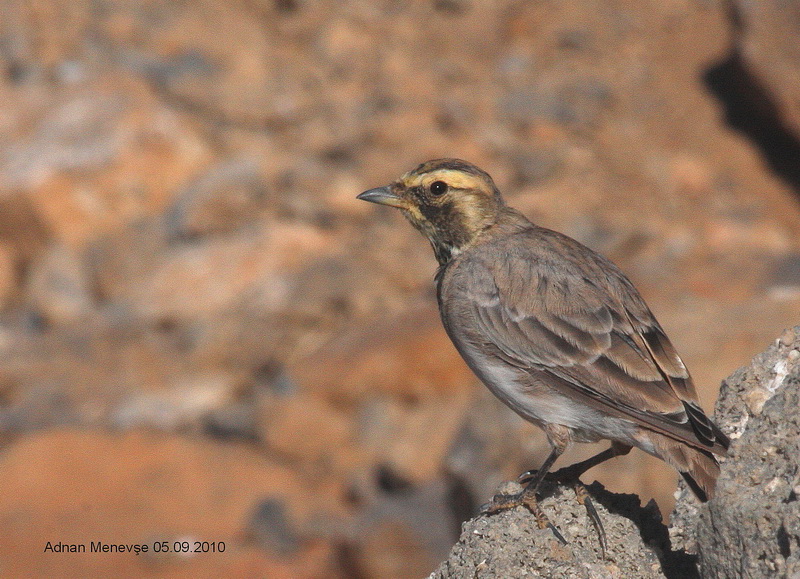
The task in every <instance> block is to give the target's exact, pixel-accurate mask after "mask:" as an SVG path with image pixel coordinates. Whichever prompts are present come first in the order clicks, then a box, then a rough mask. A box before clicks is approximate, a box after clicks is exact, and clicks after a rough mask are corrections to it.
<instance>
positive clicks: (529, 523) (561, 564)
mask: <svg viewBox="0 0 800 579" xmlns="http://www.w3.org/2000/svg"><path fill="white" fill-rule="evenodd" d="M519 488H520V487H519V486H518V485H517V486H516V489H519ZM503 490H504V492H509V491H511V490H512V489H510V488H507V487H506V488H504V489H503ZM589 490H590V493H591V495H592V496H593V497H595V505H596V506H597V511H598V514H599V515H600V518H601V519H602V521H603V525H604V527H605V530H606V533H607V536H608V553H607V557H606V559H603V558H602V557H601V553H600V542H599V539H598V535H597V531H596V530H595V528H594V526H593V525H592V523H591V522H590V520H589V518H588V516H587V514H586V509H585V508H584V507H583V506H582V505H580V504H579V503H578V501H577V500H576V499H575V493H574V492H573V491H572V490H571V489H567V488H564V487H556V488H551V489H548V490H547V491H546V492H544V493H543V494H544V498H543V500H541V501H540V503H539V504H540V506H541V508H542V510H543V511H544V512H545V513H546V514H547V516H548V518H549V519H550V520H551V522H552V523H553V524H554V525H555V526H556V527H557V528H558V529H559V530H560V532H561V533H562V534H563V536H564V538H565V539H566V540H567V541H568V544H567V545H562V544H561V543H560V542H559V541H558V540H557V539H556V537H555V535H554V534H553V532H552V531H551V530H550V529H539V528H538V526H537V524H536V518H535V517H534V516H533V515H532V514H531V512H530V511H528V510H527V509H526V508H524V507H517V508H515V509H511V510H509V511H504V512H501V513H498V514H496V515H492V516H485V515H481V516H478V517H476V518H474V519H472V520H470V521H467V522H466V523H464V525H463V527H462V532H461V538H460V539H459V540H458V542H457V543H456V545H455V546H454V547H453V549H452V551H451V552H450V555H449V557H448V559H447V560H446V561H445V562H443V563H442V564H441V565H440V566H439V568H438V569H437V570H436V571H434V572H433V573H432V574H431V576H430V577H431V579H450V578H453V579H455V578H460V577H481V578H487V579H489V578H497V579H515V578H523V577H563V578H573V577H574V578H581V579H587V578H598V579H599V578H603V579H607V578H617V577H619V578H623V577H637V578H663V577H666V576H667V575H665V573H664V572H663V571H662V568H661V563H660V562H659V559H658V556H657V550H658V549H663V548H664V539H665V537H666V529H664V527H663V525H662V524H661V517H660V514H659V512H658V508H657V507H656V506H655V503H651V504H650V505H648V506H646V507H644V508H643V507H641V506H640V503H639V499H638V497H636V496H634V495H615V494H613V493H609V492H608V491H606V490H605V489H603V487H602V486H601V485H599V484H598V483H594V484H592V485H590V486H589ZM649 541H652V542H653V543H654V545H649V544H648V542H649ZM675 576H677V575H675ZM684 577H687V575H684Z"/></svg>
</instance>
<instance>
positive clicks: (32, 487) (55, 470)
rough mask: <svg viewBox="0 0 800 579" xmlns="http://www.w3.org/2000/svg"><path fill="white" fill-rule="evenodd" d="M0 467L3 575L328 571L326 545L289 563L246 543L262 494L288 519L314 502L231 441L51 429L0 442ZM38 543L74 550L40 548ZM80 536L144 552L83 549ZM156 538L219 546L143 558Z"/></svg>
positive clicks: (279, 470)
mask: <svg viewBox="0 0 800 579" xmlns="http://www.w3.org/2000/svg"><path fill="white" fill-rule="evenodd" d="M0 467H1V468H2V471H3V473H4V477H5V479H4V483H3V486H4V489H5V492H3V493H2V496H0V513H1V514H0V517H2V519H3V520H4V521H5V522H4V524H3V525H2V528H0V540H2V543H3V545H5V547H4V554H3V555H2V556H0V567H2V572H3V575H6V576H12V577H13V576H16V577H22V576H40V577H44V576H57V575H60V576H76V577H77V576H82V577H89V576H91V577H103V576H128V577H141V576H143V575H148V574H156V575H158V576H161V577H178V576H192V577H198V576H215V577H246V576H266V577H275V578H278V579H290V578H295V577H322V576H333V577H336V576H337V573H336V569H335V566H332V565H331V563H330V562H331V560H332V559H333V557H334V549H333V547H332V545H331V544H330V542H325V541H322V540H318V541H316V543H315V544H313V545H302V546H300V547H299V549H298V551H297V552H296V554H295V557H294V558H293V559H292V560H286V559H284V558H283V557H282V556H279V555H276V554H274V553H268V552H266V551H263V550H261V549H259V548H258V547H256V546H255V545H251V544H248V543H247V537H246V535H245V533H243V531H244V530H245V529H246V525H247V522H248V520H249V517H250V513H251V512H252V509H253V507H254V505H257V504H259V503H260V501H262V500H263V497H265V496H275V495H276V494H280V495H281V496H283V497H284V499H285V500H286V501H287V502H289V503H290V504H291V505H292V515H290V516H291V517H292V518H293V520H296V519H294V517H295V515H294V513H295V512H296V511H298V510H300V511H302V510H303V509H304V508H306V507H304V506H303V505H315V506H316V508H319V506H320V505H319V503H318V502H317V499H316V498H315V497H314V496H313V495H310V494H309V495H305V496H304V495H303V491H301V489H302V487H303V484H302V482H301V480H300V479H299V478H298V477H297V476H296V475H295V474H294V473H292V472H291V471H290V470H289V469H287V468H286V467H284V466H281V465H279V464H275V463H274V462H272V461H269V460H266V459H265V457H264V456H263V455H262V454H260V453H258V452H256V451H254V450H253V449H248V448H246V447H245V446H242V445H230V444H229V445H216V444H211V443H208V442H207V441H201V440H188V439H186V438H183V437H173V436H165V435H163V434H158V435H153V434H144V433H131V434H126V435H117V434H103V433H97V432H94V433H89V432H75V431H67V430H52V431H50V432H40V433H36V434H33V435H31V436H28V437H26V438H25V439H23V440H19V441H17V442H15V443H14V444H12V445H10V446H8V447H6V448H5V449H4V452H3V454H2V457H0ZM47 541H51V542H52V543H56V542H62V543H66V544H83V545H85V549H86V552H85V553H45V552H44V551H43V550H44V547H45V544H46V542H47ZM92 541H101V542H103V543H114V544H146V545H148V546H149V549H150V550H149V552H148V553H142V554H140V555H135V554H133V553H91V552H90V542H92ZM161 541H167V542H168V544H169V545H170V546H171V545H172V544H173V543H174V542H175V541H178V542H182V541H188V542H189V543H190V545H191V546H192V547H193V546H194V542H195V541H199V542H208V543H211V542H215V543H216V544H217V545H220V544H221V543H224V544H225V551H224V552H222V553H220V552H219V551H217V552H211V551H210V550H209V551H206V552H196V553H195V552H189V553H168V554H164V553H154V552H153V544H154V543H155V542H161ZM7 553H14V554H15V556H14V557H10V556H8V555H7ZM209 574H210V575H209Z"/></svg>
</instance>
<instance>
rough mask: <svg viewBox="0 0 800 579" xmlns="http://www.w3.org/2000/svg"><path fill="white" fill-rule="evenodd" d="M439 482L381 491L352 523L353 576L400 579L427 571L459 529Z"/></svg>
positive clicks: (351, 555) (442, 553) (445, 550)
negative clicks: (354, 572)
mask: <svg viewBox="0 0 800 579" xmlns="http://www.w3.org/2000/svg"><path fill="white" fill-rule="evenodd" d="M451 499H452V496H451V492H450V489H449V488H448V486H447V485H445V484H443V483H442V482H441V481H439V482H434V483H429V484H425V485H420V486H417V487H413V486H406V485H400V486H398V487H395V488H383V489H381V490H380V491H379V494H378V495H377V496H376V497H374V498H373V500H372V501H371V503H370V504H368V505H367V506H366V507H365V508H364V509H363V510H362V512H361V514H360V515H359V516H358V517H357V519H356V520H355V522H354V529H355V531H354V533H353V536H352V538H351V540H350V544H349V547H348V553H349V557H350V558H351V560H352V564H353V567H354V568H355V569H354V570H355V571H356V573H357V575H356V576H362V577H380V578H381V579H383V578H386V579H393V578H396V579H402V578H405V577H421V576H423V575H424V574H425V573H429V572H430V570H431V569H433V567H434V566H435V565H436V563H437V561H440V560H441V559H442V557H444V556H445V555H446V554H447V551H448V550H449V549H450V546H451V545H452V542H453V541H454V540H455V537H456V535H457V530H458V521H457V520H456V519H455V517H454V513H453V511H452V509H451V508H450V505H451Z"/></svg>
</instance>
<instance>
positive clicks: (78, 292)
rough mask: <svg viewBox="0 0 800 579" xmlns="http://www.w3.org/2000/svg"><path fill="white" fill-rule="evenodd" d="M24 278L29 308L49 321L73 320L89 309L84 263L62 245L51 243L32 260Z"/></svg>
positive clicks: (90, 303) (86, 274)
mask: <svg viewBox="0 0 800 579" xmlns="http://www.w3.org/2000/svg"><path fill="white" fill-rule="evenodd" d="M27 281H28V287H27V288H26V292H27V294H28V299H29V300H30V303H31V307H32V308H33V309H34V310H35V311H36V312H37V313H38V314H39V315H41V316H42V317H43V318H44V319H45V320H47V322H49V323H53V324H66V323H70V322H75V321H78V320H80V319H81V318H85V317H86V316H87V315H89V313H90V312H91V310H92V307H93V305H94V304H93V299H92V295H91V290H90V279H89V272H88V268H87V267H86V263H85V261H84V259H83V256H82V255H81V254H79V253H78V252H76V251H74V250H72V249H70V248H69V247H67V246H65V245H61V244H52V245H51V246H50V247H49V248H48V250H47V251H46V252H45V254H44V255H43V256H42V257H41V258H40V259H38V260H36V261H35V262H34V263H33V265H32V267H31V268H30V270H29V272H28V280H27Z"/></svg>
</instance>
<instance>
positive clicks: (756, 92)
mask: <svg viewBox="0 0 800 579" xmlns="http://www.w3.org/2000/svg"><path fill="white" fill-rule="evenodd" d="M703 80H704V81H705V83H706V86H707V87H708V88H709V90H710V91H711V92H712V93H713V94H714V96H716V97H717V98H718V99H719V100H720V102H721V103H722V104H723V105H724V107H725V118H726V121H727V122H728V124H729V125H730V126H731V127H732V128H733V129H735V130H736V131H739V132H740V133H742V134H743V135H745V136H746V137H747V138H748V139H750V141H752V142H753V143H754V144H755V145H756V146H757V147H758V148H759V150H760V151H761V153H762V155H763V156H764V159H765V160H766V162H767V164H768V165H769V167H770V168H771V169H772V171H773V172H774V173H775V174H776V175H777V176H778V177H779V178H781V179H783V180H784V181H785V182H786V183H787V184H788V185H789V186H790V187H792V188H793V189H794V191H795V193H796V194H797V195H798V196H799V197H800V162H798V159H800V138H798V137H797V136H796V135H795V134H794V133H792V131H791V130H790V129H789V128H788V127H787V126H785V124H784V123H783V121H782V118H781V112H780V109H779V107H778V105H777V104H776V102H775V100H774V99H773V98H772V96H771V95H770V93H769V91H768V90H767V89H766V88H765V87H764V86H763V85H762V84H761V82H760V81H759V79H758V78H757V77H756V76H755V75H754V74H753V73H752V72H751V71H750V70H748V68H747V66H746V63H745V62H744V60H743V59H742V57H741V55H740V53H739V52H738V51H736V50H734V51H733V52H732V53H731V55H730V56H728V57H727V58H726V59H725V60H723V61H721V62H720V63H718V64H716V65H714V66H713V67H711V68H710V69H708V70H707V71H706V73H705V74H704V75H703Z"/></svg>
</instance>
